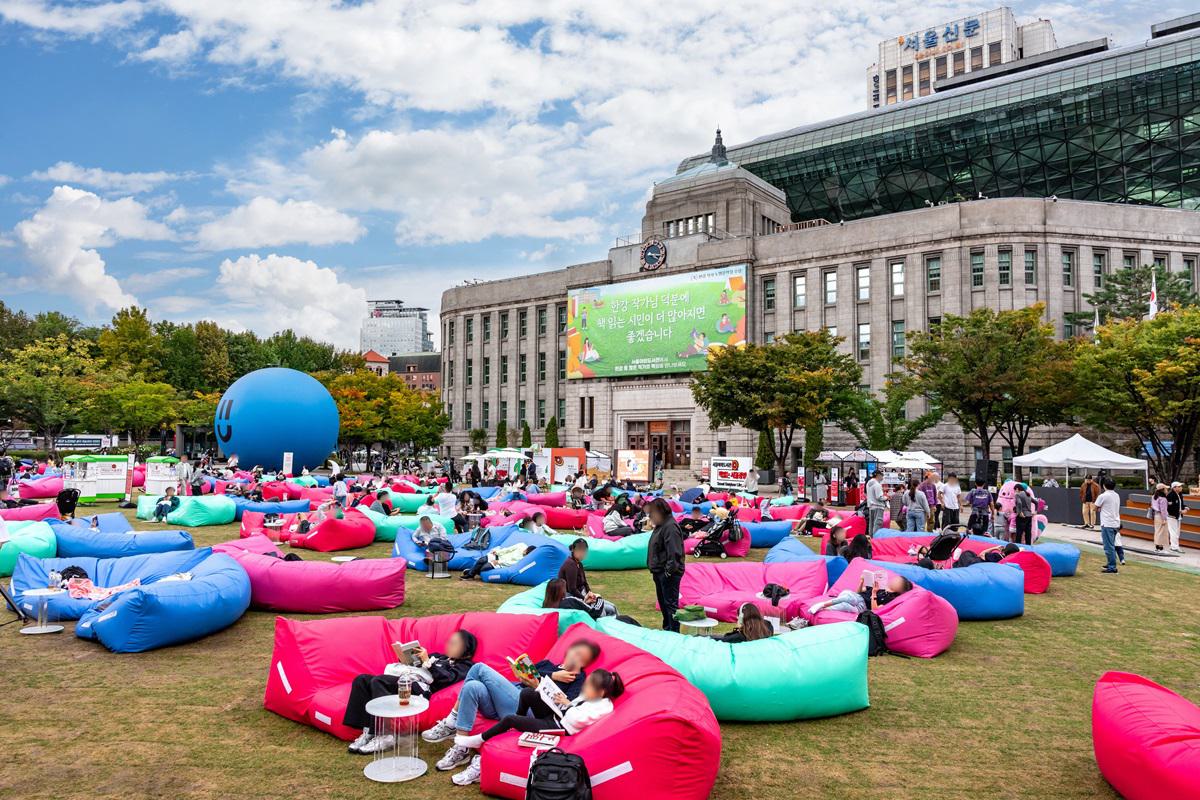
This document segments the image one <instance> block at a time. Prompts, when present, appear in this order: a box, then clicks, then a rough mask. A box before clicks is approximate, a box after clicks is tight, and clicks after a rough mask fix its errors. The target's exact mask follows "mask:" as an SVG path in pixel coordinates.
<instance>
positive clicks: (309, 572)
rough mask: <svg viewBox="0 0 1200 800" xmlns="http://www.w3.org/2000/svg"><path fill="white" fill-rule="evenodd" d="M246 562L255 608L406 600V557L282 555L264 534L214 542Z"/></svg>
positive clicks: (333, 607)
mask: <svg viewBox="0 0 1200 800" xmlns="http://www.w3.org/2000/svg"><path fill="white" fill-rule="evenodd" d="M213 550H216V551H218V552H222V553H227V554H229V555H230V556H232V557H233V558H234V559H236V560H237V562H238V563H239V564H241V565H242V569H244V570H246V574H247V575H249V576H250V602H251V603H252V604H253V605H254V607H255V608H266V609H271V610H274V611H296V612H301V613H305V614H332V613H336V612H339V611H372V610H375V609H380V608H395V607H397V606H399V605H401V604H402V603H403V602H404V571H405V569H406V568H407V567H408V562H406V561H405V560H404V559H403V558H360V559H355V560H354V561H348V562H346V563H345V564H335V563H333V562H332V561H284V560H283V559H282V558H280V557H279V556H280V555H281V552H280V550H279V548H278V547H276V546H275V543H274V542H272V541H271V540H270V539H268V538H267V537H266V536H263V535H261V534H259V535H256V536H251V537H249V538H246V539H234V540H233V541H231V542H225V543H223V544H218V545H214V546H213Z"/></svg>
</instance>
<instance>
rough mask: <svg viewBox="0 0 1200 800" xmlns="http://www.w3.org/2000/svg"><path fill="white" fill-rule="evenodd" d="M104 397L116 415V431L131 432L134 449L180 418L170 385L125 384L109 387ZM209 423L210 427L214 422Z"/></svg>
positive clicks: (119, 383) (145, 382) (174, 395)
mask: <svg viewBox="0 0 1200 800" xmlns="http://www.w3.org/2000/svg"><path fill="white" fill-rule="evenodd" d="M105 394H106V395H107V400H108V404H109V405H110V407H111V408H112V409H113V410H114V412H115V414H116V416H115V418H114V420H113V422H114V423H115V424H114V425H113V427H114V428H115V429H117V430H122V431H128V432H129V437H130V438H131V439H132V440H133V444H134V446H135V447H137V446H140V445H141V444H142V443H143V442H145V441H146V440H147V439H148V438H150V434H151V433H152V432H154V431H158V430H160V429H161V428H162V427H163V426H164V425H167V424H169V423H172V422H174V421H175V419H176V418H177V416H178V411H179V404H178V400H177V397H176V394H175V389H174V387H172V386H171V385H170V384H166V383H154V382H148V381H144V380H141V379H132V380H122V381H118V382H117V383H116V384H115V385H113V386H111V387H109V389H108V391H107V392H106V393H105ZM207 422H208V423H210V424H211V422H212V419H211V418H209V419H208V420H207Z"/></svg>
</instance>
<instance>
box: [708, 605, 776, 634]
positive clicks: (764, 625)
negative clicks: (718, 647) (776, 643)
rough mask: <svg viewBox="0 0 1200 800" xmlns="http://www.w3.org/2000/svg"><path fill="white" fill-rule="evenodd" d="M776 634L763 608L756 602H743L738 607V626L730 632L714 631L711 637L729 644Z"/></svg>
mask: <svg viewBox="0 0 1200 800" xmlns="http://www.w3.org/2000/svg"><path fill="white" fill-rule="evenodd" d="M774 635H775V629H774V628H772V627H771V623H769V622H767V620H766V618H765V617H763V614H762V609H760V608H759V607H758V606H757V605H755V604H754V603H743V604H742V607H741V608H739V609H738V615H737V627H736V628H734V629H733V630H731V631H730V632H729V633H714V634H711V635H710V637H709V638H712V639H716V640H717V641H718V642H726V643H728V644H741V643H742V642H756V641H758V640H759V639H770V638H771V637H772V636H774Z"/></svg>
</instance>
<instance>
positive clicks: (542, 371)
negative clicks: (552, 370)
mask: <svg viewBox="0 0 1200 800" xmlns="http://www.w3.org/2000/svg"><path fill="white" fill-rule="evenodd" d="M537 378H538V383H545V381H546V354H545V353H538V365H537Z"/></svg>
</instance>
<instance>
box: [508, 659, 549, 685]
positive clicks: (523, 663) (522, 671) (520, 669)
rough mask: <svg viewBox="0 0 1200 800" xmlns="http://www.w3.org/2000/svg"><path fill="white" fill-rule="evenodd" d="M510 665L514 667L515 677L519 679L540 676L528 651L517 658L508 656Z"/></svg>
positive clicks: (535, 678) (511, 667)
mask: <svg viewBox="0 0 1200 800" xmlns="http://www.w3.org/2000/svg"><path fill="white" fill-rule="evenodd" d="M505 658H506V659H508V666H509V668H510V669H512V673H513V677H514V678H516V679H517V680H519V681H524V680H525V679H526V678H532V679H533V680H535V681H536V680H537V679H538V678H539V677H540V676H539V675H538V672H537V670H536V669H534V666H533V659H532V658H530V657H529V655H528V654H527V653H521V655H519V656H517V657H516V658H508V656H505Z"/></svg>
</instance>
